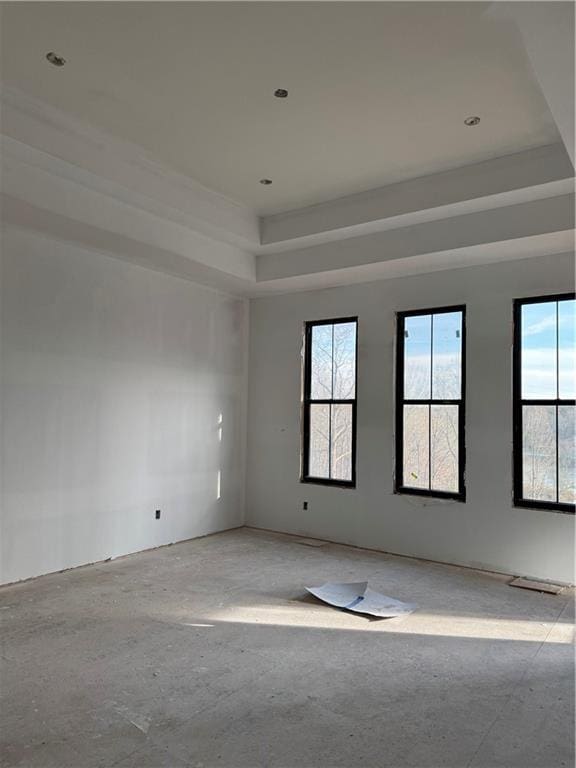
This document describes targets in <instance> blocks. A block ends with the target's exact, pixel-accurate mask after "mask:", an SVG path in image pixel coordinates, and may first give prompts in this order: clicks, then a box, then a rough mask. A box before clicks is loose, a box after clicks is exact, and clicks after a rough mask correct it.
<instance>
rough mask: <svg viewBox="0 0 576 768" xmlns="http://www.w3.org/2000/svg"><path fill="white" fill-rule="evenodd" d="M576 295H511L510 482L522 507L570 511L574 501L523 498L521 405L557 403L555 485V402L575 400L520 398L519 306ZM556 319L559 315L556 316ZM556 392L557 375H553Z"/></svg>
mask: <svg viewBox="0 0 576 768" xmlns="http://www.w3.org/2000/svg"><path fill="white" fill-rule="evenodd" d="M574 299H576V293H573V292H568V293H553V294H548V295H546V296H527V297H524V298H521V299H514V308H513V326H514V327H513V341H512V434H513V439H512V485H513V503H514V506H515V507H523V508H525V509H542V510H546V511H549V512H559V513H561V514H567V515H573V514H574V513H575V512H576V505H575V504H570V503H569V502H564V501H545V500H539V499H526V498H524V495H523V484H524V482H523V458H524V456H523V446H522V443H523V440H522V437H523V435H522V407H523V406H524V405H528V406H530V405H553V406H555V407H556V487H557V488H558V406H561V405H572V406H574V405H575V404H576V400H574V399H568V398H561V397H556V399H553V398H522V307H523V306H524V305H526V304H545V303H547V302H552V301H555V302H559V301H570V300H574ZM557 321H558V318H557ZM556 350H557V355H556V375H557V377H558V365H559V363H558V360H559V358H558V325H557V326H556ZM556 386H557V390H556V394H557V395H559V392H558V378H557V379H556Z"/></svg>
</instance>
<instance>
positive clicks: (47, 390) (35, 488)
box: [0, 229, 248, 582]
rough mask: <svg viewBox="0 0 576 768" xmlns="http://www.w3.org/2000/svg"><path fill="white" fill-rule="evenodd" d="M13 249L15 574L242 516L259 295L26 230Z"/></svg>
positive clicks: (9, 575)
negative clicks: (251, 313) (253, 301)
mask: <svg viewBox="0 0 576 768" xmlns="http://www.w3.org/2000/svg"><path fill="white" fill-rule="evenodd" d="M1 257H2V307H1V310H2V324H1V332H2V337H1V340H2V347H1V391H0V394H1V416H2V421H3V425H2V439H3V444H2V507H1V517H0V524H1V530H0V534H1V563H0V565H1V575H0V581H2V582H10V581H15V580H18V579H23V578H26V577H29V576H36V575H38V574H42V573H47V572H51V571H56V570H59V569H63V568H69V567H71V566H76V565H81V564H83V563H89V562H93V561H97V560H102V559H105V558H108V557H116V556H118V555H123V554H126V553H129V552H135V551H138V550H142V549H145V548H148V547H154V546H157V545H160V544H167V543H169V542H174V541H178V540H182V539H186V538H190V537H194V536H200V535H203V534H207V533H211V532H214V531H218V530H222V529H226V528H230V527H234V526H238V525H242V523H243V497H244V443H245V396H246V359H245V352H246V333H247V317H248V314H247V313H248V307H247V302H246V301H245V300H242V299H238V298H231V297H228V296H226V295H224V294H220V293H217V292H215V291H212V290H210V289H206V288H202V287H200V286H197V285H195V284H193V283H190V282H187V281H184V280H181V279H178V278H173V277H170V276H167V275H162V274H159V273H157V272H153V271H150V270H146V269H143V268H141V267H138V266H134V265H131V264H127V263H124V262H121V261H118V260H116V259H113V258H109V257H108V256H106V255H102V254H99V253H96V252H91V251H85V250H82V249H80V248H78V247H75V246H73V245H70V244H63V243H60V242H57V241H55V240H50V239H48V238H45V237H41V236H38V235H35V234H32V233H30V232H24V231H19V230H16V229H7V230H6V231H5V232H4V236H3V243H2V254H1ZM220 418H221V423H219V421H220ZM220 429H221V440H220V439H219V435H220ZM218 489H220V498H218ZM156 509H160V510H161V518H160V520H156V519H155V514H154V513H155V510H156Z"/></svg>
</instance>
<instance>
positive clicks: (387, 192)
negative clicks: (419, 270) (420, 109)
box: [258, 142, 574, 253]
mask: <svg viewBox="0 0 576 768" xmlns="http://www.w3.org/2000/svg"><path fill="white" fill-rule="evenodd" d="M573 190H574V169H573V167H572V163H571V161H570V158H569V157H568V154H567V152H566V150H565V148H564V146H563V145H562V144H561V143H560V142H559V143H557V144H551V145H546V146H543V147H537V148H535V149H530V150H525V151H523V152H517V153H515V154H512V155H505V156H504V157H499V158H496V159H492V160H487V161H484V162H481V163H474V164H471V165H467V166H462V167H460V168H455V169H453V170H451V171H445V172H442V173H437V174H432V175H429V176H421V177H419V178H416V179H409V180H407V181H403V182H399V183H397V184H390V185H388V186H385V187H380V188H378V189H373V190H369V191H367V192H363V193H361V194H356V195H350V196H347V197H343V198H340V199H338V200H332V201H330V202H326V203H320V204H317V205H312V206H307V207H305V208H300V209H297V210H293V211H287V212H285V213H279V214H275V215H273V216H267V217H264V218H262V219H261V221H260V232H261V242H262V245H261V247H260V249H259V251H258V252H259V253H278V252H281V251H282V250H287V249H290V250H291V249H293V248H295V247H297V248H301V247H306V246H312V245H317V244H320V243H323V242H331V241H334V240H338V239H343V238H346V237H357V236H359V235H366V234H371V233H374V232H382V231H384V230H387V229H395V228H398V227H405V226H408V225H412V224H419V223H422V222H425V221H434V220H437V219H444V218H448V217H452V216H457V215H463V214H468V213H474V212H477V211H482V210H489V209H491V208H496V207H501V206H505V205H515V204H518V203H523V202H529V201H531V200H538V199H542V198H546V197H554V196H556V195H563V194H567V193H570V192H572V191H573Z"/></svg>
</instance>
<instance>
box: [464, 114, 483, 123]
mask: <svg viewBox="0 0 576 768" xmlns="http://www.w3.org/2000/svg"><path fill="white" fill-rule="evenodd" d="M479 122H480V118H479V117H478V115H472V116H471V117H467V118H466V120H464V125H478V123H479Z"/></svg>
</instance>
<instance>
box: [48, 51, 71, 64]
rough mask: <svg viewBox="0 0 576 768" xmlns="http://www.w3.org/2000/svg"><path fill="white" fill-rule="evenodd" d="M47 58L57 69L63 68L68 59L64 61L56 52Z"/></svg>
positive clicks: (51, 52)
mask: <svg viewBox="0 0 576 768" xmlns="http://www.w3.org/2000/svg"><path fill="white" fill-rule="evenodd" d="M46 58H47V59H48V61H49V62H50V64H54V66H55V67H63V66H64V64H66V59H64V58H63V57H62V56H58V54H57V53H54V51H50V53H47V54H46Z"/></svg>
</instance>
